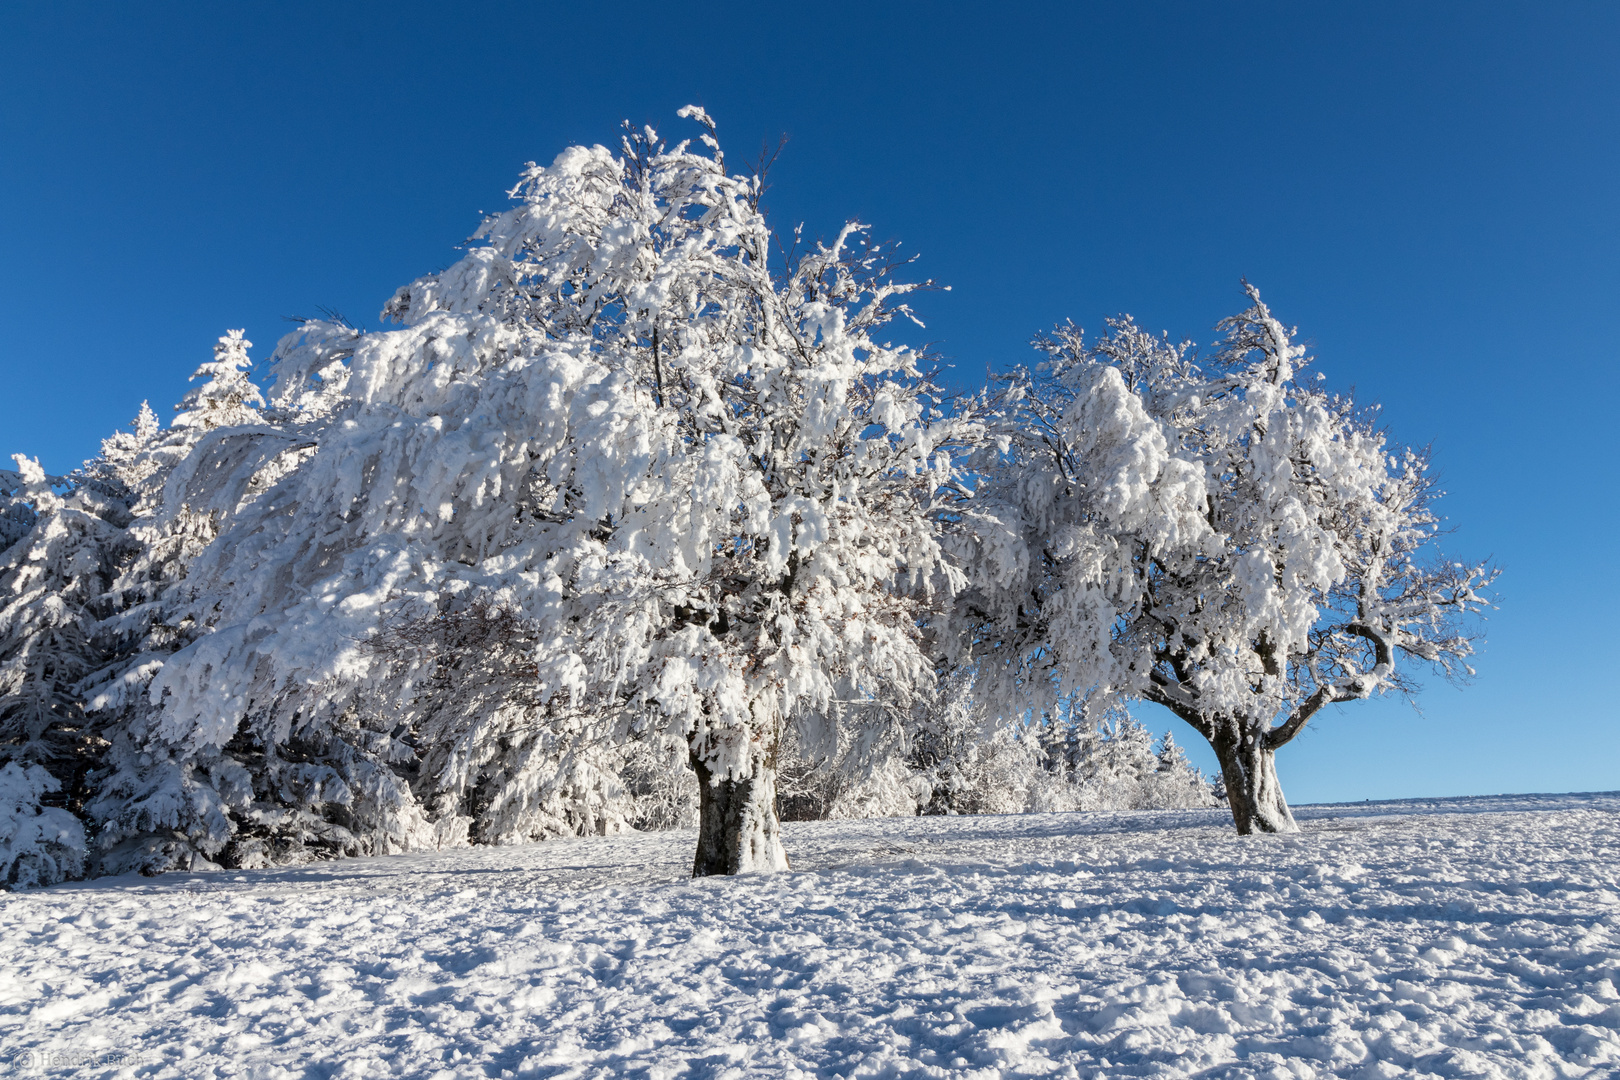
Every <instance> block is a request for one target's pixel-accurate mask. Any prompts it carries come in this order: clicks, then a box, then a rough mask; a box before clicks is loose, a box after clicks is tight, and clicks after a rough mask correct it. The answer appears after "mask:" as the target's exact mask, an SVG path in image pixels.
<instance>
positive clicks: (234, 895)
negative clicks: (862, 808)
mask: <svg viewBox="0 0 1620 1080" xmlns="http://www.w3.org/2000/svg"><path fill="white" fill-rule="evenodd" d="M1617 815H1620V793H1617V794H1610V795H1582V796H1524V797H1502V798H1497V799H1455V800H1437V801H1432V802H1404V803H1378V804H1367V805H1355V806H1323V807H1306V808H1303V809H1301V810H1299V812H1298V817H1299V819H1300V822H1301V825H1302V827H1303V829H1304V831H1303V833H1301V834H1299V835H1293V836H1267V837H1259V836H1256V837H1245V838H1239V837H1235V836H1233V835H1231V826H1230V822H1229V821H1227V820H1226V816H1225V812H1224V811H1145V812H1132V813H1111V814H1108V813H1094V814H1085V815H1079V814H1048V815H1020V816H1007V817H976V818H974V817H935V818H912V819H887V820H868V821H829V822H815V823H805V824H789V825H787V826H786V827H785V842H786V846H787V849H788V853H789V855H790V857H791V858H792V859H793V860H794V866H795V870H796V872H791V873H783V874H777V875H773V876H745V877H741V878H735V879H705V880H700V881H695V882H694V881H689V880H687V879H686V876H685V875H686V870H687V867H688V866H689V864H690V859H691V834H690V833H680V832H675V833H663V834H657V835H647V834H643V835H629V836H622V837H606V838H593V839H583V840H564V841H553V842H549V843H545V844H539V845H533V846H527V847H510V848H496V849H481V850H480V849H474V850H462V851H457V852H454V853H449V854H436V855H402V856H394V857H389V858H369V859H356V860H352V861H347V862H343V863H339V864H332V863H327V864H324V865H320V866H312V867H304V868H300V869H297V870H259V871H248V872H219V873H207V874H187V875H182V874H175V875H170V876H168V877H165V878H163V879H161V880H158V881H156V882H152V881H148V880H146V879H141V878H135V877H128V878H104V879H101V880H99V881H96V882H94V883H86V884H69V885H63V886H59V887H57V888H53V889H47V890H41V891H36V892H30V893H22V894H15V895H13V896H10V897H7V898H5V899H4V900H3V901H0V907H3V908H4V915H3V917H0V970H3V971H5V972H7V974H8V978H7V979H6V980H4V981H3V982H0V1028H3V1030H4V1031H5V1043H4V1049H5V1052H6V1053H7V1054H9V1055H10V1056H11V1057H12V1058H13V1059H15V1060H19V1061H35V1062H44V1063H47V1064H49V1063H52V1062H78V1063H81V1064H82V1063H84V1062H87V1061H92V1060H105V1061H115V1062H121V1063H124V1064H130V1063H134V1062H140V1063H144V1065H145V1066H146V1067H147V1069H146V1071H149V1072H151V1074H152V1075H159V1074H161V1075H165V1076H199V1077H200V1076H227V1075H243V1076H249V1075H251V1076H263V1077H282V1076H305V1075H323V1076H325V1075H330V1076H357V1077H358V1076H385V1075H410V1076H422V1077H435V1076H442V1077H452V1076H491V1077H497V1076H518V1077H524V1076H536V1077H594V1076H626V1075H628V1076H648V1077H665V1078H673V1077H722V1076H726V1077H731V1076H737V1077H744V1076H750V1077H751V1076H760V1077H766V1076H769V1077H808V1076H818V1077H823V1076H825V1077H831V1076H840V1077H845V1076H897V1077H924V1076H929V1077H943V1076H947V1075H949V1076H964V1077H999V1076H1024V1075H1051V1076H1060V1077H1061V1076H1108V1077H1115V1076H1153V1077H1183V1076H1186V1077H1191V1076H1220V1077H1238V1076H1241V1077H1250V1076H1254V1077H1259V1076H1266V1077H1273V1076H1275V1077H1284V1076H1295V1077H1325V1076H1345V1077H1394V1076H1417V1077H1426V1076H1427V1077H1433V1076H1439V1077H1453V1076H1456V1077H1462V1076H1493V1077H1494V1076H1587V1075H1590V1076H1600V1075H1603V1076H1607V1075H1613V1074H1614V1071H1615V1070H1617V1069H1620V1031H1617V1029H1620V993H1617V991H1616V982H1617V981H1620V832H1617V830H1616V828H1615V826H1616V824H1617ZM137 1071H141V1070H137ZM109 1072H110V1070H109ZM142 1074H143V1075H144V1072H143V1073H142Z"/></svg>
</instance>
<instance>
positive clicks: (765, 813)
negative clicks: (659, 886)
mask: <svg viewBox="0 0 1620 1080" xmlns="http://www.w3.org/2000/svg"><path fill="white" fill-rule="evenodd" d="M691 760H692V770H693V771H694V772H696V773H697V779H698V845H697V858H695V859H694V860H693V861H692V876H693V877H707V876H709V875H711V874H747V873H770V872H772V871H775V870H786V869H787V868H788V861H787V853H786V852H785V851H783V850H782V823H781V821H780V820H778V818H777V816H776V770H775V769H773V768H772V767H771V766H770V765H768V764H767V763H766V762H765V761H763V760H760V759H759V758H757V757H756V759H755V761H754V772H753V775H751V776H745V777H725V776H720V777H717V776H715V775H714V773H713V772H712V770H710V768H709V767H708V765H706V764H704V761H703V758H702V755H701V754H699V753H698V751H697V750H696V749H693V750H692V751H691Z"/></svg>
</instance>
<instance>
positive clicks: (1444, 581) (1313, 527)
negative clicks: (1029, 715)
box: [956, 285, 1494, 833]
mask: <svg viewBox="0 0 1620 1080" xmlns="http://www.w3.org/2000/svg"><path fill="white" fill-rule="evenodd" d="M1245 287H1246V288H1247V289H1248V293H1249V297H1250V300H1251V302H1252V306H1251V307H1250V308H1249V309H1248V310H1247V311H1245V312H1244V313H1243V314H1241V315H1239V316H1236V317H1234V318H1231V319H1228V320H1226V321H1225V322H1223V323H1222V327H1221V328H1222V329H1223V330H1224V331H1225V333H1226V336H1225V339H1224V340H1223V341H1222V342H1221V344H1220V345H1219V346H1218V348H1217V349H1216V351H1215V354H1214V356H1213V357H1212V358H1211V360H1210V361H1209V362H1208V363H1206V364H1203V365H1200V364H1197V363H1195V362H1194V361H1193V359H1192V357H1191V355H1190V352H1189V350H1188V348H1187V347H1186V346H1184V345H1181V346H1177V345H1172V344H1170V343H1169V342H1168V341H1165V340H1163V339H1159V338H1155V337H1152V336H1151V335H1148V334H1145V333H1143V332H1142V331H1140V330H1139V329H1137V328H1136V326H1135V325H1134V324H1133V323H1131V322H1130V321H1129V320H1128V319H1122V320H1116V321H1115V322H1113V323H1112V324H1111V325H1112V330H1113V332H1112V334H1111V335H1110V336H1109V337H1107V338H1105V339H1103V340H1102V341H1099V342H1098V343H1097V344H1095V345H1089V346H1088V345H1087V344H1086V343H1085V342H1084V341H1083V339H1082V337H1081V335H1080V333H1079V331H1078V330H1075V329H1073V328H1072V327H1068V328H1062V329H1060V331H1059V332H1058V333H1057V334H1056V335H1054V336H1053V337H1052V338H1049V339H1047V340H1046V341H1045V342H1044V343H1043V345H1044V348H1045V350H1046V352H1047V357H1048V359H1047V363H1046V365H1045V366H1044V367H1043V368H1042V369H1040V370H1039V371H1038V372H1036V373H1028V372H1024V373H1019V374H1017V375H1015V376H1014V377H1013V378H1012V380H1011V381H1010V384H1009V386H1008V389H1007V391H1006V393H1005V395H1004V398H1003V400H1004V403H1005V409H1006V413H1007V416H1008V418H1009V420H1008V424H1007V426H1006V427H1005V429H1004V431H1005V435H1006V438H1007V440H1008V448H1009V455H1008V457H1007V459H1006V460H1005V461H998V462H994V463H992V464H991V465H990V466H989V468H990V469H991V470H993V471H994V474H995V477H994V479H993V481H992V482H991V483H989V484H987V485H986V486H985V489H984V492H985V498H984V499H983V509H979V510H975V511H973V515H976V516H972V515H970V516H967V517H966V518H965V520H967V521H968V524H969V526H970V528H969V529H967V530H964V532H965V536H964V537H963V538H962V539H960V540H959V541H958V547H959V550H961V551H962V552H963V553H964V557H965V558H967V559H969V560H970V561H972V563H973V564H974V566H975V568H976V570H975V577H976V579H977V580H978V581H980V582H986V583H988V584H984V585H981V586H980V587H979V588H978V589H976V590H974V591H972V592H970V593H969V594H967V595H966V596H965V597H964V602H963V604H962V606H961V608H960V609H959V621H958V623H957V624H956V626H957V631H958V632H957V635H956V640H957V641H958V642H959V643H960V644H959V646H958V647H959V648H960V649H961V650H962V651H963V652H964V653H967V654H970V655H973V656H975V657H976V658H977V660H978V662H979V663H980V665H981V671H983V672H985V673H987V676H988V677H987V678H986V679H985V680H984V685H985V686H986V687H987V688H988V689H992V690H994V691H995V692H997V693H998V694H999V695H1000V697H999V699H998V700H1000V701H1001V702H1004V703H1006V704H1004V705H1003V707H1027V704H1025V703H1027V702H1029V701H1031V700H1034V701H1036V702H1037V703H1040V702H1041V701H1042V700H1043V699H1044V698H1046V697H1048V696H1050V695H1054V694H1056V695H1062V694H1073V695H1079V696H1081V697H1086V696H1091V697H1093V698H1094V699H1095V700H1096V701H1097V702H1099V703H1102V704H1106V703H1107V702H1110V701H1117V700H1129V699H1132V698H1140V699H1143V700H1146V701H1150V702H1153V703H1156V704H1159V705H1163V706H1164V707H1166V708H1168V709H1170V710H1171V711H1172V712H1173V713H1175V714H1176V715H1177V716H1179V717H1180V718H1181V719H1183V720H1185V721H1186V722H1187V723H1188V724H1189V725H1190V726H1191V727H1192V728H1193V729H1194V730H1196V731H1197V732H1198V733H1199V734H1200V735H1202V736H1203V737H1204V738H1205V739H1207V740H1208V741H1209V743H1210V745H1211V747H1212V748H1213V749H1214V750H1215V753H1216V756H1217V758H1218V759H1219V760H1220V762H1221V773H1222V777H1223V779H1224V782H1225V785H1226V789H1227V794H1228V801H1229V804H1230V807H1231V810H1232V815H1233V820H1234V823H1235V824H1236V826H1237V829H1238V831H1239V832H1240V833H1249V832H1255V831H1265V832H1288V831H1294V830H1295V829H1296V826H1295V824H1294V821H1293V816H1292V814H1291V813H1290V812H1289V810H1288V806H1287V802H1286V800H1284V798H1283V795H1282V789H1281V786H1280V784H1279V783H1278V782H1277V776H1276V767H1275V763H1274V755H1275V753H1276V751H1277V749H1279V748H1280V747H1281V746H1283V745H1285V744H1286V743H1287V742H1288V741H1290V740H1291V739H1293V738H1294V737H1295V736H1296V735H1298V733H1299V732H1300V730H1301V729H1302V728H1303V727H1304V725H1305V724H1306V723H1307V722H1308V721H1309V720H1310V719H1311V717H1312V716H1314V715H1315V714H1316V713H1317V712H1319V711H1320V710H1321V709H1322V708H1323V707H1324V706H1326V705H1328V704H1331V703H1334V702H1348V701H1354V700H1358V699H1361V698H1366V697H1369V696H1372V695H1374V694H1378V693H1384V692H1388V691H1397V692H1410V691H1411V690H1413V689H1414V688H1415V684H1414V682H1413V680H1412V676H1411V670H1412V668H1413V667H1421V666H1425V665H1426V666H1430V667H1432V668H1435V669H1437V670H1438V671H1440V672H1441V673H1442V674H1444V675H1446V676H1448V677H1460V676H1467V675H1469V674H1471V669H1470V668H1469V667H1468V666H1467V662H1466V660H1467V657H1468V656H1469V655H1470V654H1471V652H1472V651H1473V645H1472V636H1471V634H1470V633H1469V632H1468V630H1467V628H1466V626H1465V623H1466V621H1467V619H1468V617H1469V616H1472V615H1475V614H1477V613H1479V612H1480V611H1481V610H1482V609H1483V608H1484V607H1485V606H1486V601H1485V599H1484V597H1483V595H1482V590H1483V589H1484V588H1485V586H1486V585H1488V584H1489V582H1490V581H1491V580H1492V579H1493V578H1494V573H1493V572H1492V571H1491V570H1490V569H1489V568H1488V567H1486V566H1483V565H1480V564H1463V563H1457V562H1453V561H1450V560H1447V559H1443V558H1439V557H1437V556H1435V555H1433V553H1432V548H1433V544H1434V543H1435V541H1436V539H1437V538H1438V534H1439V519H1438V518H1437V517H1436V515H1435V514H1434V512H1433V509H1432V504H1433V501H1434V499H1435V497H1436V496H1437V495H1438V492H1437V490H1436V489H1435V487H1434V485H1433V483H1432V481H1431V479H1430V478H1429V475H1428V463H1427V460H1426V458H1425V457H1424V455H1422V454H1421V453H1418V452H1415V451H1409V450H1400V449H1394V448H1391V447H1389V446H1388V444H1387V443H1386V440H1385V438H1384V437H1383V435H1382V434H1381V433H1379V432H1378V431H1376V430H1375V429H1374V428H1373V426H1372V425H1371V423H1370V422H1369V420H1368V419H1367V417H1366V415H1365V414H1363V413H1361V412H1359V411H1357V410H1356V409H1355V408H1354V406H1353V404H1352V403H1351V402H1349V401H1348V400H1345V399H1341V398H1334V397H1331V396H1329V395H1327V394H1325V393H1323V392H1321V391H1320V390H1317V389H1316V388H1315V387H1314V386H1313V385H1311V384H1308V383H1306V382H1303V381H1301V380H1300V379H1299V377H1298V376H1299V373H1300V370H1301V369H1302V367H1303V366H1304V363H1305V359H1304V350H1303V349H1302V348H1301V347H1300V346H1298V345H1296V344H1294V341H1293V336H1292V334H1291V333H1290V332H1288V331H1287V330H1285V329H1284V328H1283V327H1282V325H1281V324H1280V323H1279V322H1278V321H1277V320H1276V319H1275V318H1274V317H1273V316H1272V315H1271V313H1270V311H1269V310H1268V309H1267V308H1266V306H1265V305H1264V304H1263V303H1262V302H1261V301H1260V297H1259V293H1258V292H1256V291H1255V290H1254V289H1253V288H1252V287H1249V286H1247V285H1246V286H1245Z"/></svg>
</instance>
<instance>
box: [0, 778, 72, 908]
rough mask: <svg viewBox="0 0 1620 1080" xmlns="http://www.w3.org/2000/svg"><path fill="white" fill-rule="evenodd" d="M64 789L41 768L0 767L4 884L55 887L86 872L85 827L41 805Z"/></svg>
mask: <svg viewBox="0 0 1620 1080" xmlns="http://www.w3.org/2000/svg"><path fill="white" fill-rule="evenodd" d="M61 787H62V785H61V782H60V781H58V780H57V779H56V777H54V776H52V775H51V774H50V773H49V772H47V771H46V770H45V767H44V766H42V765H34V764H26V765H25V764H22V763H20V762H16V761H11V762H7V763H6V764H5V765H0V885H3V886H5V887H6V888H8V889H26V888H32V887H35V886H39V885H54V884H56V883H57V882H59V881H66V880H68V879H69V878H75V877H78V876H79V875H80V874H82V873H83V872H84V846H85V845H84V826H83V825H82V824H81V823H80V821H79V819H78V818H76V817H74V816H73V815H72V814H70V813H68V812H67V811H66V810H63V809H61V808H60V807H56V806H46V805H44V804H43V802H42V800H43V799H44V798H45V796H46V795H48V794H50V793H52V792H56V791H60V790H61Z"/></svg>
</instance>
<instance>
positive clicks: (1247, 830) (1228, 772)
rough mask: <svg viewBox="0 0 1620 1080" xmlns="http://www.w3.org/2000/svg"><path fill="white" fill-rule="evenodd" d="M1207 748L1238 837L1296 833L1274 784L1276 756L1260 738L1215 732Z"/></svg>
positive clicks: (1296, 829) (1283, 800) (1292, 818)
mask: <svg viewBox="0 0 1620 1080" xmlns="http://www.w3.org/2000/svg"><path fill="white" fill-rule="evenodd" d="M1209 745H1210V746H1211V747H1212V748H1213V749H1214V751H1215V756H1216V758H1217V759H1219V761H1220V763H1221V779H1222V780H1224V781H1225V782H1226V799H1227V805H1228V806H1230V807H1231V810H1232V824H1233V825H1235V826H1236V827H1237V831H1238V835H1239V836H1249V835H1251V834H1253V833H1257V832H1262V833H1293V832H1298V831H1299V825H1298V824H1296V823H1295V821H1294V815H1293V813H1292V812H1291V811H1290V810H1289V809H1288V800H1287V799H1285V798H1283V790H1282V784H1280V783H1279V782H1278V781H1277V764H1276V762H1277V752H1276V751H1275V750H1273V749H1272V748H1271V747H1269V746H1267V745H1266V739H1265V737H1264V736H1258V737H1257V736H1253V735H1250V736H1247V737H1245V736H1243V735H1241V734H1237V733H1228V732H1218V733H1217V734H1216V735H1215V736H1214V737H1213V738H1210V740H1209Z"/></svg>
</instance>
